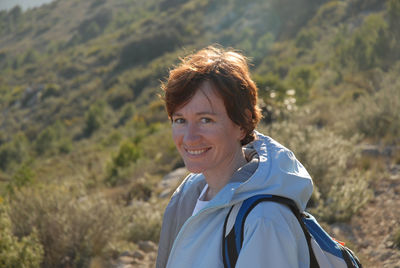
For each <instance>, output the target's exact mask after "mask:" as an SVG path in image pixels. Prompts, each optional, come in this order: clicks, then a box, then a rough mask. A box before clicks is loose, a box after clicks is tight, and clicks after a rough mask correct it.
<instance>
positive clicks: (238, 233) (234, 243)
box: [222, 195, 319, 268]
mask: <svg viewBox="0 0 400 268" xmlns="http://www.w3.org/2000/svg"><path fill="white" fill-rule="evenodd" d="M265 201H272V202H277V203H281V204H284V205H287V206H288V207H289V208H290V209H291V210H292V212H293V213H294V215H295V216H296V218H297V220H298V221H299V223H300V226H301V228H302V230H303V232H304V234H305V236H306V240H307V244H308V248H309V253H310V267H311V268H319V264H318V262H317V259H316V257H315V255H314V251H313V250H312V246H311V235H310V233H309V232H308V230H307V228H306V226H305V224H304V223H303V221H302V219H301V217H302V216H301V213H300V211H299V209H298V208H297V206H296V204H295V203H294V202H293V200H291V199H288V198H285V197H281V196H274V195H255V196H252V197H250V198H248V199H246V200H245V201H243V203H242V206H241V207H240V209H239V212H238V214H237V216H236V220H235V224H234V226H233V228H232V229H231V231H230V232H229V234H228V235H225V234H226V227H227V223H228V219H229V216H230V214H231V212H232V209H233V207H232V208H231V209H230V210H229V213H228V215H227V216H226V218H225V223H224V228H223V234H222V236H223V237H222V242H223V243H222V256H223V262H224V267H225V268H233V267H235V265H236V262H237V259H238V256H239V253H240V249H241V248H242V244H243V239H244V224H245V221H246V218H247V216H248V215H249V213H250V212H251V210H252V209H253V208H254V207H255V206H257V205H258V204H259V203H261V202H265Z"/></svg>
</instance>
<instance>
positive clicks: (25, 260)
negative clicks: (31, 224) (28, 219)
mask: <svg viewBox="0 0 400 268" xmlns="http://www.w3.org/2000/svg"><path fill="white" fill-rule="evenodd" d="M6 210H7V209H6V205H5V204H4V203H2V201H1V200H0V266H1V267H24V268H37V267H40V264H41V262H42V260H43V247H42V245H41V244H40V242H39V239H38V233H37V231H36V230H35V229H32V230H31V232H30V233H29V234H27V235H25V236H22V237H17V236H15V235H14V234H13V232H12V224H11V220H10V218H9V216H8V214H7V211H6Z"/></svg>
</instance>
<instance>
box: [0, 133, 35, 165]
mask: <svg viewBox="0 0 400 268" xmlns="http://www.w3.org/2000/svg"><path fill="white" fill-rule="evenodd" d="M28 152H29V146H28V140H27V139H26V137H25V135H24V134H23V133H18V134H17V135H15V136H14V138H13V139H12V140H11V141H9V142H8V143H4V144H2V145H1V146H0V168H1V169H2V170H3V171H6V170H7V169H9V168H11V167H12V166H15V164H20V163H22V162H23V161H24V160H25V159H27V157H28V156H29V155H28Z"/></svg>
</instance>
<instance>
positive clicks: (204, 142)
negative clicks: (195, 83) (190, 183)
mask: <svg viewBox="0 0 400 268" xmlns="http://www.w3.org/2000/svg"><path fill="white" fill-rule="evenodd" d="M172 136H173V139H174V142H175V145H176V147H177V149H178V151H179V153H180V155H181V156H182V158H183V160H184V162H185V165H186V167H187V169H188V170H189V171H190V172H193V173H203V174H207V173H209V174H219V172H225V171H229V169H230V168H231V167H233V166H234V165H235V163H234V161H236V160H237V156H238V154H242V149H241V145H240V140H241V139H242V138H243V137H244V136H245V133H244V131H242V129H241V128H240V126H238V125H236V124H235V123H233V121H232V120H231V119H230V118H229V116H228V114H227V112H226V109H225V105H224V102H223V100H222V98H221V97H220V96H219V95H217V93H216V92H215V91H214V90H213V89H212V86H211V85H210V83H208V82H205V83H203V84H202V85H201V86H200V88H199V89H198V90H197V91H196V93H195V95H194V96H193V97H192V99H191V100H190V101H189V102H188V103H187V104H185V105H184V106H183V107H181V108H179V109H177V110H176V111H175V112H174V113H173V115H172Z"/></svg>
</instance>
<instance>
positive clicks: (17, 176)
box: [7, 163, 36, 193]
mask: <svg viewBox="0 0 400 268" xmlns="http://www.w3.org/2000/svg"><path fill="white" fill-rule="evenodd" d="M35 176H36V174H35V172H33V170H32V169H31V168H30V166H29V163H24V164H22V165H21V166H20V167H19V168H18V169H17V170H16V171H15V173H14V174H13V176H12V178H11V181H10V182H9V183H8V185H7V188H8V192H9V193H14V192H15V190H17V189H20V188H21V187H23V186H27V185H30V184H32V182H33V181H34V179H35Z"/></svg>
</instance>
